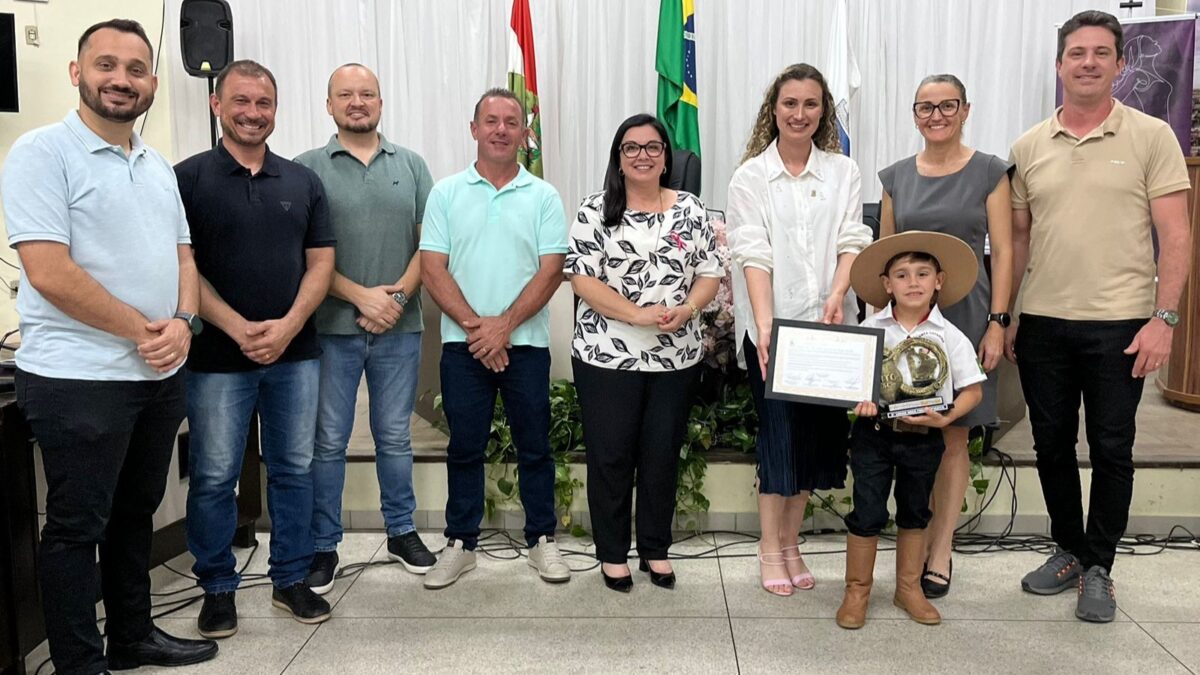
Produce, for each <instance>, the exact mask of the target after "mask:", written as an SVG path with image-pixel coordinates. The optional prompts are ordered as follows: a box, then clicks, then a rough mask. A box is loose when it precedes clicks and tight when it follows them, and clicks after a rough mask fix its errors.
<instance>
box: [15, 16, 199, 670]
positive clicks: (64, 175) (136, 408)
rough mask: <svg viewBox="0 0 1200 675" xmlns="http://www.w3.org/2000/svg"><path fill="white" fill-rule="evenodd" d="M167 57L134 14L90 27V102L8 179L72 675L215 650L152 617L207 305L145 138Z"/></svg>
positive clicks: (50, 585)
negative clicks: (153, 577) (169, 495)
mask: <svg viewBox="0 0 1200 675" xmlns="http://www.w3.org/2000/svg"><path fill="white" fill-rule="evenodd" d="M153 59H154V54H153V49H152V48H151V46H150V40H149V39H148V38H147V37H146V33H145V31H144V30H143V29H142V27H141V25H139V24H138V23H137V22H136V21H128V20H122V19H112V20H110V21H105V22H103V23H99V24H96V25H94V26H92V27H90V28H88V29H87V30H86V31H85V32H84V33H83V36H82V37H80V38H79V52H78V57H77V59H76V60H75V61H73V62H71V65H70V74H71V80H72V84H74V85H75V86H76V87H78V88H79V99H80V105H79V110H78V111H71V112H70V113H69V114H68V115H67V117H66V119H64V120H63V121H62V122H59V123H58V124H52V125H50V126H47V127H42V128H40V129H35V130H34V131H31V132H29V133H27V134H25V135H24V136H22V137H21V138H20V139H18V140H17V142H16V143H14V144H13V147H12V149H11V150H10V151H9V153H8V159H7V161H6V162H5V164H4V173H3V177H2V178H0V194H2V195H3V199H4V218H5V224H6V226H7V228H8V240H9V244H10V245H12V246H13V247H14V248H16V249H17V254H18V255H19V256H20V258H21V264H22V266H23V268H24V269H23V270H22V271H21V292H20V295H19V296H18V298H17V312H18V313H19V314H20V316H21V322H20V327H21V336H22V340H21V343H22V344H21V347H20V349H18V350H17V368H18V370H17V374H16V389H17V403H18V404H19V405H20V407H21V410H22V412H23V413H24V415H25V417H26V419H27V420H28V421H29V425H30V427H31V428H32V430H33V433H34V436H35V437H36V438H37V441H38V445H40V446H41V450H42V462H43V466H44V467H45V473H46V488H47V492H46V525H45V527H44V528H43V529H42V537H41V544H40V550H39V554H38V556H39V560H38V568H39V569H38V575H39V581H40V583H41V590H42V605H43V608H44V613H45V617H46V635H47V637H48V638H49V641H50V656H51V658H52V659H53V660H54V669H55V672H58V673H63V674H64V675H65V674H68V673H82V674H84V675H94V674H95V673H101V672H108V670H109V669H112V670H118V669H126V668H136V667H138V666H141V665H163V666H178V665H185V664H189V663H199V662H200V661H206V660H208V659H211V658H212V657H214V656H215V655H216V653H217V646H216V645H215V644H213V643H211V642H209V641H207V640H182V639H179V638H175V637H172V636H170V635H167V634H166V633H164V632H162V631H161V630H159V629H158V628H155V626H154V624H153V622H152V621H151V617H150V574H149V563H150V542H151V538H152V536H153V531H154V528H153V516H154V511H155V510H156V509H157V508H158V504H159V502H160V501H161V500H162V496H163V491H164V489H165V488H166V482H167V471H168V469H169V467H170V464H171V455H172V454H173V450H174V443H175V435H176V433H177V432H178V431H179V425H180V423H181V422H182V421H183V416H184V412H185V401H184V384H183V375H182V374H180V373H179V372H178V371H179V367H180V366H181V365H182V364H183V362H184V360H185V359H186V357H187V355H188V349H189V348H190V346H191V337H192V332H193V330H194V329H195V327H196V326H197V325H198V320H196V318H195V315H194V313H195V312H196V309H197V307H198V306H199V282H198V277H197V274H196V266H195V263H194V262H193V260H192V249H191V246H190V242H191V239H190V237H189V234H188V225H187V220H186V218H185V216H184V211H183V204H182V203H181V201H180V198H179V189H178V187H177V186H176V182H175V172H174V171H172V170H171V165H170V164H168V163H167V162H166V160H165V159H163V157H162V156H161V155H159V154H158V153H157V152H155V151H154V150H151V149H150V148H149V147H147V146H146V145H145V144H144V143H143V142H142V139H141V138H140V137H139V136H138V135H137V134H136V133H134V131H133V127H134V123H135V122H136V120H137V118H138V116H140V115H141V114H142V113H144V112H146V110H147V109H148V108H149V107H150V104H151V103H152V102H153V101H154V91H155V89H156V88H157V84H158V83H157V80H156V78H155V77H154V68H153ZM97 548H99V560H100V572H101V583H100V584H99V588H97V584H96V575H95V567H96V556H97ZM100 595H102V596H103V599H104V606H105V610H106V615H107V622H106V625H105V632H106V633H107V635H108V653H107V657H106V655H105V651H104V642H103V641H102V639H101V637H100V631H99V630H98V629H97V626H96V607H95V602H96V597H97V596H100Z"/></svg>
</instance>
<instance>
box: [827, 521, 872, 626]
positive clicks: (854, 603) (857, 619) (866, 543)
mask: <svg viewBox="0 0 1200 675" xmlns="http://www.w3.org/2000/svg"><path fill="white" fill-rule="evenodd" d="M878 546H879V537H858V536H855V535H853V534H848V535H846V595H845V597H844V598H843V599H842V606H841V607H839V608H838V611H837V625H839V626H841V627H842V628H849V629H854V628H862V627H863V624H865V623H866V622H867V602H868V601H869V600H870V598H871V584H873V583H874V579H875V550H876V548H877V547H878Z"/></svg>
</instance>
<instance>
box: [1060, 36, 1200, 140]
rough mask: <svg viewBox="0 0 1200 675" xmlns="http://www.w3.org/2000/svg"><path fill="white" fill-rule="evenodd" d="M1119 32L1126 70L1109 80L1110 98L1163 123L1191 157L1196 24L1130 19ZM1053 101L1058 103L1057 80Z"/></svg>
mask: <svg viewBox="0 0 1200 675" xmlns="http://www.w3.org/2000/svg"><path fill="white" fill-rule="evenodd" d="M1121 28H1122V29H1124V32H1125V50H1124V56H1125V68H1124V69H1123V70H1122V71H1121V73H1120V74H1119V75H1117V79H1116V81H1114V82H1113V98H1115V99H1117V100H1119V101H1121V102H1122V103H1124V104H1125V105H1127V106H1129V107H1131V108H1137V109H1138V110H1141V111H1142V112H1144V113H1146V114H1147V115H1152V116H1154V117H1157V118H1159V119H1161V120H1164V121H1166V122H1167V123H1168V124H1170V125H1171V129H1172V130H1173V131H1174V132H1175V136H1176V137H1177V138H1178V139H1179V147H1181V148H1183V154H1185V155H1191V154H1192V75H1193V68H1194V65H1195V51H1194V50H1195V43H1196V22H1195V20H1180V19H1164V20H1151V21H1135V22H1132V23H1125V24H1122V25H1121ZM1056 79H1057V78H1056ZM1055 102H1056V104H1057V105H1062V81H1061V80H1059V81H1058V82H1057V85H1056V96H1055Z"/></svg>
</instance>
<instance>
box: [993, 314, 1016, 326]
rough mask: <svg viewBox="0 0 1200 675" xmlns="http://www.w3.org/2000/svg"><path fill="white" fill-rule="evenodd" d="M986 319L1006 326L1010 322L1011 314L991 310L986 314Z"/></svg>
mask: <svg viewBox="0 0 1200 675" xmlns="http://www.w3.org/2000/svg"><path fill="white" fill-rule="evenodd" d="M988 321H989V322H991V321H995V322H996V323H998V324H1000V325H1001V326H1002V327H1004V328H1008V325H1009V324H1010V323H1012V314H1009V313H1008V312H993V313H991V314H988Z"/></svg>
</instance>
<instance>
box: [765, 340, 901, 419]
mask: <svg viewBox="0 0 1200 675" xmlns="http://www.w3.org/2000/svg"><path fill="white" fill-rule="evenodd" d="M781 360H782V361H781ZM882 366H883V329H882V328H866V327H863V326H841V325H827V324H823V323H818V322H814V321H794V320H791V319H775V321H774V323H773V324H772V325H771V348H770V353H769V356H768V361H767V381H766V393H765V396H766V398H771V399H779V400H784V401H796V402H799V403H813V404H816V405H826V406H832V407H836V408H853V407H854V406H855V405H857V404H858V403H859V402H860V401H873V402H877V401H879V385H880V374H881V369H882ZM751 367H753V366H751Z"/></svg>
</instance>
